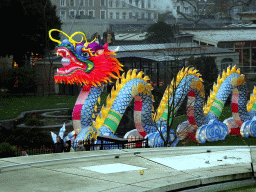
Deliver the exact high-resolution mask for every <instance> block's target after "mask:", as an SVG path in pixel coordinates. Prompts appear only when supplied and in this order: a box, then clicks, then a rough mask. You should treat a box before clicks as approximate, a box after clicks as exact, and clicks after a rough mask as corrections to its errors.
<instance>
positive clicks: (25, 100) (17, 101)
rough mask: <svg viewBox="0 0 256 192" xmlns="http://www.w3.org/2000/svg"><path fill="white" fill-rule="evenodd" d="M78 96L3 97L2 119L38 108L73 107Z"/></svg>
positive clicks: (0, 116)
mask: <svg viewBox="0 0 256 192" xmlns="http://www.w3.org/2000/svg"><path fill="white" fill-rule="evenodd" d="M107 95H108V93H102V95H101V104H103V103H105V102H106V97H107ZM77 97H78V96H69V95H65V96H48V97H1V103H0V104H1V105H3V107H0V120H4V119H13V118H16V117H18V115H20V113H21V112H24V111H30V110H38V109H55V108H70V109H73V108H74V106H75V102H76V100H77Z"/></svg>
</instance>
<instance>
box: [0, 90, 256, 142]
mask: <svg viewBox="0 0 256 192" xmlns="http://www.w3.org/2000/svg"><path fill="white" fill-rule="evenodd" d="M107 95H108V93H102V95H101V103H100V105H103V104H105V102H106V98H107ZM76 99H77V96H49V97H13V98H2V102H1V104H3V105H5V106H4V107H0V119H1V120H4V119H12V118H16V117H17V116H18V115H19V114H20V113H21V112H24V111H29V110H38V109H55V108H70V109H71V110H72V109H73V108H74V105H75V102H76ZM58 103H62V104H61V105H58ZM231 116H232V112H231V109H230V106H225V107H224V109H223V112H222V115H221V116H220V118H219V120H220V121H222V122H223V121H224V120H225V119H227V118H229V117H231ZM186 120H187V116H186V115H182V116H179V117H176V118H175V120H174V122H173V125H172V129H174V130H176V128H177V126H178V125H179V124H180V123H182V122H184V121H186ZM213 145H214V146H230V145H255V139H254V138H243V137H233V136H227V137H226V139H225V140H224V141H218V142H206V143H205V144H199V143H194V142H187V143H186V144H185V146H213ZM178 146H183V144H182V142H180V143H179V144H178Z"/></svg>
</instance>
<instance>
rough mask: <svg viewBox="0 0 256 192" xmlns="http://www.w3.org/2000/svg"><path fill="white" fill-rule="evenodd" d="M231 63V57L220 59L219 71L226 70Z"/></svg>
mask: <svg viewBox="0 0 256 192" xmlns="http://www.w3.org/2000/svg"><path fill="white" fill-rule="evenodd" d="M232 65H233V59H230V58H225V59H223V60H222V61H221V71H223V70H227V68H228V66H232Z"/></svg>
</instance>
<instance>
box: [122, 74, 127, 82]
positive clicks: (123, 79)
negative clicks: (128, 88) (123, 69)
mask: <svg viewBox="0 0 256 192" xmlns="http://www.w3.org/2000/svg"><path fill="white" fill-rule="evenodd" d="M121 81H122V82H121V84H125V83H126V79H125V73H123V74H122V77H121Z"/></svg>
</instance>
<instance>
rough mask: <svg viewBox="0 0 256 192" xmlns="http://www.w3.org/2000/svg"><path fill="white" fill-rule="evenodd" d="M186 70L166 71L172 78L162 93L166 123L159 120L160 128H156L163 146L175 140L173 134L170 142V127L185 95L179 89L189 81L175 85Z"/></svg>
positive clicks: (185, 74)
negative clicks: (165, 108) (165, 103)
mask: <svg viewBox="0 0 256 192" xmlns="http://www.w3.org/2000/svg"><path fill="white" fill-rule="evenodd" d="M175 61H176V64H177V63H178V60H175ZM167 70H168V69H167ZM188 71H189V70H183V71H182V73H178V71H177V68H174V70H173V69H172V70H171V71H170V70H168V73H172V76H173V77H174V78H173V79H172V81H170V83H168V86H167V88H166V90H165V93H164V95H163V98H166V99H167V101H168V105H167V118H166V124H165V123H164V122H161V123H160V130H159V129H158V132H159V135H160V137H161V138H162V140H163V141H164V146H165V147H167V146H170V145H172V144H173V143H174V142H176V139H177V135H176V134H174V140H172V141H171V142H170V134H171V128H172V125H173V123H174V121H175V118H176V116H177V113H178V110H177V108H179V107H180V106H181V105H182V103H183V102H184V100H183V99H184V98H185V97H186V96H187V95H186V94H187V93H185V92H183V91H181V92H180V90H182V89H185V87H186V86H188V83H189V81H188V80H185V82H184V84H183V85H181V86H182V87H180V86H179V87H178V86H177V85H178V83H179V82H180V81H181V79H183V78H184V77H186V76H187V75H188ZM177 91H178V92H179V94H181V95H179V96H180V97H178V96H177V95H176V94H177V93H176V92H177ZM161 105H162V104H161V103H160V106H161ZM164 127H166V132H167V134H166V137H165V136H164V134H165V131H163V128H164Z"/></svg>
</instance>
